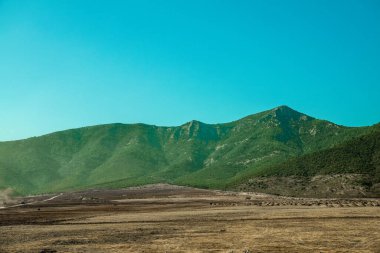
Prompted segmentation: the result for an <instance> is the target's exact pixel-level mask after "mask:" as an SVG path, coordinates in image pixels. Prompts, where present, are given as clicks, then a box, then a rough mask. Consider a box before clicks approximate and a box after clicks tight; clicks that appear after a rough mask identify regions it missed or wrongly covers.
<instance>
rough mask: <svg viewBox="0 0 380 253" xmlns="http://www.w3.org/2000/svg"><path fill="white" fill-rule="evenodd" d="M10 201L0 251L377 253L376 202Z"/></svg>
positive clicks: (90, 194) (189, 196)
mask: <svg viewBox="0 0 380 253" xmlns="http://www.w3.org/2000/svg"><path fill="white" fill-rule="evenodd" d="M44 200H45V201H44ZM17 201H18V202H24V203H25V204H22V205H20V206H14V207H10V208H3V209H0V252H380V207H379V206H380V200H379V199H345V200H341V199H296V198H284V197H278V196H272V195H265V194H254V193H233V192H221V191H207V190H199V189H193V188H186V187H177V186H168V185H154V186H148V187H140V188H129V189H122V190H91V191H84V192H75V193H69V194H61V195H56V196H53V195H52V196H39V197H30V198H25V199H19V200H17Z"/></svg>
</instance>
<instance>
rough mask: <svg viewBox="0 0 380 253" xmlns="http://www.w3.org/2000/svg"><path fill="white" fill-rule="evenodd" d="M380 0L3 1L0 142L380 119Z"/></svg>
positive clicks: (0, 7) (368, 122) (360, 123)
mask: <svg viewBox="0 0 380 253" xmlns="http://www.w3.org/2000/svg"><path fill="white" fill-rule="evenodd" d="M379 45H380V2H379V1H372V0H366V1H363V0H354V1H344V0H338V1H324V0H322V1H301V0H299V1H275V0H269V1H213V0H208V1H207V0H206V1H205V0H202V1H198V0H195V1H174V0H168V1H167V0H165V1H164V0H158V1H148V0H142V1H99V0H94V1H88V0H86V1H85V0H68V1H49V0H41V1H12V0H0V123H1V124H0V141H3V140H13V139H20V138H26V137H31V136H36V135H41V134H46V133H49V132H54V131H57V130H64V129H69V128H76V127H80V126H87V125H96V124H104V123H114V122H121V123H136V122H143V123H147V124H155V125H161V126H175V125H181V124H183V123H185V122H188V121H190V120H192V119H197V120H200V121H202V122H206V123H217V122H229V121H232V120H237V119H239V118H241V117H243V116H246V115H249V114H253V113H257V112H260V111H263V110H267V109H269V108H273V107H276V106H279V105H284V104H285V105H289V106H290V107H292V108H295V109H297V110H299V111H302V112H305V113H306V114H309V115H313V116H315V117H317V118H322V119H327V120H330V121H333V122H335V123H337V124H342V125H347V126H364V125H372V124H374V123H377V122H379V121H380V109H379V108H380V99H379V98H378V97H379V96H378V94H380V85H379V83H380V64H379V59H380V47H379Z"/></svg>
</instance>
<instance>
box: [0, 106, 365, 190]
mask: <svg viewBox="0 0 380 253" xmlns="http://www.w3.org/2000/svg"><path fill="white" fill-rule="evenodd" d="M370 129H371V128H369V127H363V128H348V127H343V126H338V125H335V124H333V123H331V122H328V121H323V120H318V119H314V118H312V117H309V116H307V115H304V114H302V113H299V112H297V111H294V110H292V109H291V108H289V107H286V106H281V107H277V108H274V109H272V110H268V111H265V112H262V113H258V114H254V115H251V116H248V117H245V118H243V119H240V120H237V121H234V122H231V123H226V124H213V125H211V124H204V123H201V122H198V121H191V122H188V123H186V124H184V125H182V126H178V127H157V126H150V125H144V124H133V125H126V124H110V125H99V126H93V127H85V128H80V129H73V130H67V131H62V132H57V133H52V134H49V135H44V136H41V137H34V138H30V139H25V140H19V141H11V142H0V188H6V187H11V188H13V189H14V190H15V191H16V192H18V193H20V194H35V193H44V192H53V191H63V190H72V189H80V188H86V187H123V186H131V185H137V184H146V183H156V182H169V183H177V184H186V185H192V186H201V187H211V188H225V187H227V186H229V185H231V184H232V183H234V182H237V181H239V180H241V179H243V178H245V177H246V176H247V175H251V174H252V173H256V172H259V171H265V169H266V168H268V167H270V166H272V165H274V164H276V163H278V162H283V161H286V160H287V159H289V158H292V157H298V156H301V155H303V154H308V153H311V152H315V151H318V150H322V149H326V148H330V147H333V146H334V145H336V144H339V143H342V142H344V141H347V140H350V139H352V138H353V137H357V136H359V135H362V134H365V133H368V132H369V131H370Z"/></svg>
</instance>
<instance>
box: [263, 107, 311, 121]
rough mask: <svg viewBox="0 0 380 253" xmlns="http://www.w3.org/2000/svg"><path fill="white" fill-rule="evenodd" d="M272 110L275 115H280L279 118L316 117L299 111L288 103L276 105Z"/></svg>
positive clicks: (304, 118) (303, 118)
mask: <svg viewBox="0 0 380 253" xmlns="http://www.w3.org/2000/svg"><path fill="white" fill-rule="evenodd" d="M270 112H271V113H273V116H274V117H278V118H286V119H290V118H292V119H302V120H306V119H314V118H313V117H310V116H308V115H306V114H304V113H301V112H298V111H296V110H294V109H292V108H290V107H289V106H287V105H281V106H278V107H275V108H273V109H272V110H270Z"/></svg>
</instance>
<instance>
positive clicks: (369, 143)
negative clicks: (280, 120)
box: [240, 126, 380, 197]
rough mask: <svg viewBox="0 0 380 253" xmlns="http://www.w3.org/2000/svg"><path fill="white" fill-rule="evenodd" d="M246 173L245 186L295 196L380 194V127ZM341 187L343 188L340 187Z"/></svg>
mask: <svg viewBox="0 0 380 253" xmlns="http://www.w3.org/2000/svg"><path fill="white" fill-rule="evenodd" d="M372 130H373V132H371V133H369V134H366V135H362V136H359V137H356V138H354V139H352V140H349V141H346V142H343V143H341V144H339V145H336V146H335V147H333V148H329V149H325V150H321V151H316V152H313V153H310V154H306V155H303V156H300V157H297V158H291V159H288V160H287V161H285V162H281V163H278V164H275V165H272V166H268V167H266V168H265V169H263V170H260V171H255V172H253V173H252V174H251V176H248V177H246V178H245V179H244V180H243V181H245V182H243V183H242V184H241V185H240V187H241V189H242V190H243V189H244V190H253V191H263V192H268V193H277V194H280V193H281V192H282V193H284V192H287V193H290V195H296V196H316V195H319V196H321V195H322V196H339V195H345V196H347V195H352V196H377V197H379V196H380V129H379V128H378V127H377V126H374V127H373V129H372ZM339 188H340V189H339Z"/></svg>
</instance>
